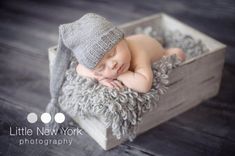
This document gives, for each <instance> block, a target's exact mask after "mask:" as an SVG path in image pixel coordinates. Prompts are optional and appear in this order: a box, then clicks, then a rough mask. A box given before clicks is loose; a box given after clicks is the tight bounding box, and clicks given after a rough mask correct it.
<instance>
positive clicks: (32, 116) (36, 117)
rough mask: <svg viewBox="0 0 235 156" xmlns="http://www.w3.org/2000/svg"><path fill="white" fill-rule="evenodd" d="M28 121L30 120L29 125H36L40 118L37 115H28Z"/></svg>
mask: <svg viewBox="0 0 235 156" xmlns="http://www.w3.org/2000/svg"><path fill="white" fill-rule="evenodd" d="M27 120H28V122H29V123H35V122H37V120H38V116H37V114H35V113H29V114H28V115H27Z"/></svg>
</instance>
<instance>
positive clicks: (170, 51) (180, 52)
mask: <svg viewBox="0 0 235 156" xmlns="http://www.w3.org/2000/svg"><path fill="white" fill-rule="evenodd" d="M174 54H176V56H177V58H178V59H179V60H180V61H182V62H183V61H185V59H186V55H185V53H184V51H183V50H182V49H180V48H169V49H167V50H166V55H174Z"/></svg>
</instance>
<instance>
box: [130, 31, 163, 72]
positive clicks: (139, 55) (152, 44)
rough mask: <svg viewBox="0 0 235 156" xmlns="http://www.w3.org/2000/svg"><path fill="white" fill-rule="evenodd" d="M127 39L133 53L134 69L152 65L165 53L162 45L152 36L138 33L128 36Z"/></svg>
mask: <svg viewBox="0 0 235 156" xmlns="http://www.w3.org/2000/svg"><path fill="white" fill-rule="evenodd" d="M126 40H127V43H128V46H129V49H130V51H131V54H132V63H131V66H132V69H135V68H138V67H141V66H142V65H147V64H149V65H150V64H151V63H152V62H154V61H156V60H158V59H160V58H161V57H162V56H163V55H164V53H165V50H164V48H163V47H162V45H161V44H160V43H159V42H158V41H157V40H155V39H154V38H152V37H150V36H147V35H142V34H137V35H131V36H128V37H126Z"/></svg>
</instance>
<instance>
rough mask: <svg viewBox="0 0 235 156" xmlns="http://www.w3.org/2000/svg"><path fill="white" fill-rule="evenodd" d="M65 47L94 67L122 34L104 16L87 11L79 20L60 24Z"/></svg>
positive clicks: (86, 65) (83, 61)
mask: <svg viewBox="0 0 235 156" xmlns="http://www.w3.org/2000/svg"><path fill="white" fill-rule="evenodd" d="M60 29H61V34H62V39H63V41H64V44H65V46H66V47H68V48H69V49H71V50H72V51H73V53H74V54H75V57H76V58H77V60H78V62H79V63H80V64H83V65H84V66H85V67H87V68H89V69H94V67H95V66H96V65H97V63H98V62H99V61H100V60H101V58H102V57H103V56H104V54H105V53H106V52H107V51H109V50H110V49H111V48H112V47H113V46H114V45H115V44H117V43H118V42H119V41H120V40H121V39H122V38H123V37H124V34H123V32H122V31H121V30H119V29H118V28H117V27H115V26H114V25H113V24H112V23H111V22H110V21H108V20H106V19H105V18H104V17H102V16H100V15H97V14H94V13H87V14H85V15H84V16H82V17H81V18H80V19H79V20H77V21H74V22H72V23H68V24H63V25H61V26H60Z"/></svg>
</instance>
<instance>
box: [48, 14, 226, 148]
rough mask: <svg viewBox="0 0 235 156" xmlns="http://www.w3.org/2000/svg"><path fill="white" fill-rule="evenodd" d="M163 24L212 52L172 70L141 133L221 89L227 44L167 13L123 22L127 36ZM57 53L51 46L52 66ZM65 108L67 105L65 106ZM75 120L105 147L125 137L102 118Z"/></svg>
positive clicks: (189, 60) (109, 146) (187, 61)
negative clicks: (142, 28)
mask: <svg viewBox="0 0 235 156" xmlns="http://www.w3.org/2000/svg"><path fill="white" fill-rule="evenodd" d="M149 25H151V26H152V27H160V28H163V29H165V30H171V31H174V30H179V31H181V32H183V33H184V34H187V35H189V36H192V37H193V38H194V39H196V40H201V41H202V42H203V43H204V44H205V45H206V47H207V48H208V50H209V51H208V52H207V53H204V54H201V55H199V56H196V57H193V58H190V59H187V60H186V61H185V62H184V63H182V64H180V66H178V67H177V68H175V69H173V71H172V72H171V73H170V82H171V83H170V84H169V89H168V92H167V93H166V94H165V95H163V96H161V97H160V101H159V104H158V107H156V108H154V109H153V110H152V111H151V112H149V113H147V114H145V116H144V117H143V121H142V123H141V124H140V125H139V127H138V130H137V132H138V134H140V133H143V132H145V131H147V130H149V129H151V128H153V127H156V126H157V125H159V124H161V123H163V122H165V121H167V120H169V119H171V118H173V117H175V116H176V115H179V114H181V113H183V112H185V111H187V110H189V109H190V108H193V107H195V106H196V105H198V104H200V103H201V102H202V101H203V100H206V99H208V98H211V97H213V96H215V95H216V94H217V93H218V91H219V88H220V82H221V76H222V70H223V65H224V58H225V48H226V46H225V45H224V44H222V43H220V42H218V41H216V40H214V39H212V38H211V37H209V36H207V35H205V34H203V33H201V32H199V31H197V30H195V29H193V28H191V27H190V26H188V25H185V24H183V23H181V22H180V21H178V20H176V19H174V18H172V17H170V16H168V15H166V14H162V13H160V14H156V15H153V16H149V17H146V18H142V19H140V20H136V21H133V22H129V23H127V24H124V25H121V26H120V28H121V29H122V30H123V31H124V32H125V34H126V35H130V34H133V33H134V30H135V29H136V28H137V27H139V26H141V27H144V26H149ZM55 54H56V47H55V46H54V47H51V48H49V61H50V66H52V64H53V61H54V57H55ZM62 109H63V108H62ZM74 120H75V121H76V122H77V123H78V124H79V125H80V126H81V128H83V129H84V131H86V132H87V133H88V134H89V135H90V136H91V137H92V138H93V139H94V140H95V141H96V142H97V143H98V144H99V145H100V146H101V147H102V148H103V149H105V150H108V149H111V148H113V147H115V146H117V145H119V144H120V143H122V142H124V141H125V140H124V139H121V140H117V139H116V138H115V137H114V136H113V135H112V131H111V128H106V127H105V126H104V125H105V124H104V119H103V118H102V117H97V118H94V117H91V118H89V119H85V120H83V119H81V118H80V117H79V116H78V117H76V118H74Z"/></svg>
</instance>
